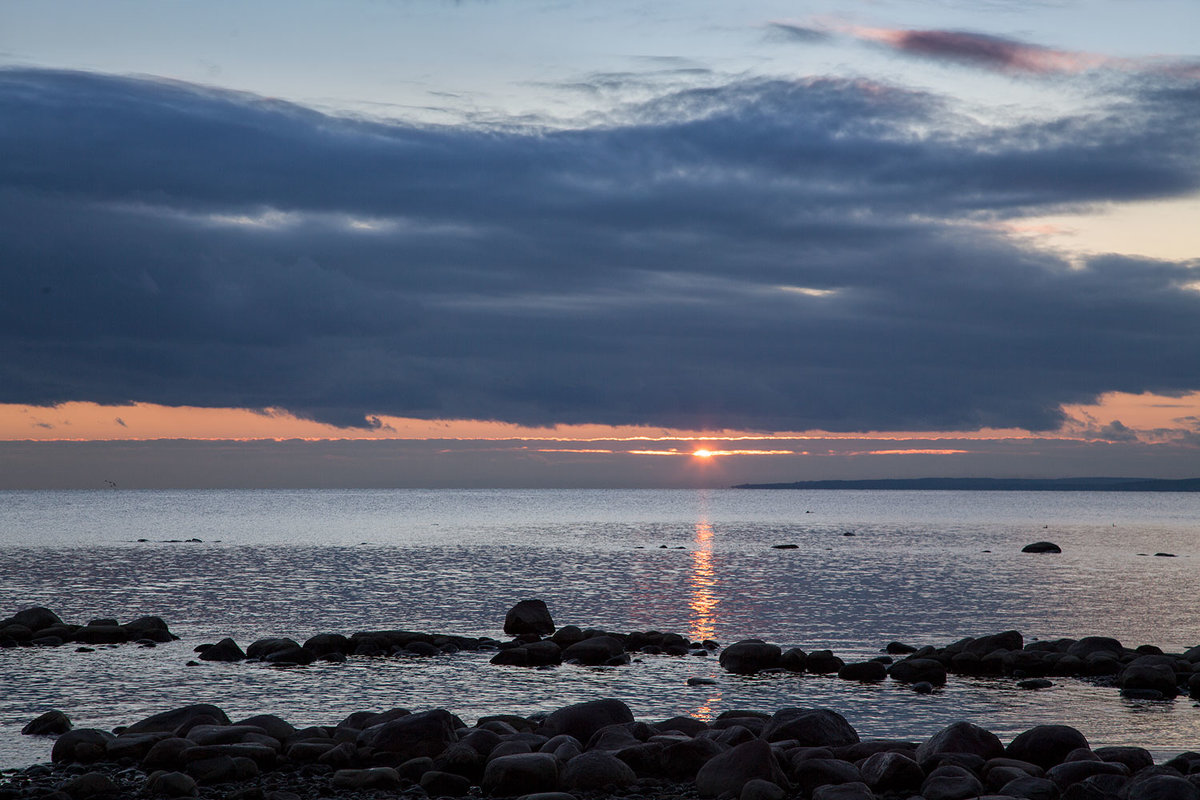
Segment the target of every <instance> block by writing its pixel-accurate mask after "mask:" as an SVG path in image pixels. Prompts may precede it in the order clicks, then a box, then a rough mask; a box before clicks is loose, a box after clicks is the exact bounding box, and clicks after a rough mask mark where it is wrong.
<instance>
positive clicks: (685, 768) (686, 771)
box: [662, 738, 727, 781]
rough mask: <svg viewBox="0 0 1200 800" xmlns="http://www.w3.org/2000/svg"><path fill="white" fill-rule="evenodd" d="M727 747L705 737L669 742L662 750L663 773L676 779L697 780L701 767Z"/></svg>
mask: <svg viewBox="0 0 1200 800" xmlns="http://www.w3.org/2000/svg"><path fill="white" fill-rule="evenodd" d="M726 749H727V748H726V747H724V746H723V745H721V744H720V743H719V742H716V741H714V740H712V739H705V738H696V739H687V740H684V741H681V742H674V743H671V744H668V745H667V746H666V747H664V748H663V751H662V769H663V774H664V775H666V777H668V778H670V779H671V780H675V781H691V780H695V778H696V773H698V772H699V771H700V768H701V767H703V766H704V765H705V764H706V763H708V761H709V760H711V759H712V758H714V757H716V756H718V755H720V754H721V753H723V752H725V750H726Z"/></svg>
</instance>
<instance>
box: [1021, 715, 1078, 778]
mask: <svg viewBox="0 0 1200 800" xmlns="http://www.w3.org/2000/svg"><path fill="white" fill-rule="evenodd" d="M1087 746H1088V742H1087V738H1086V737H1084V735H1083V734H1082V733H1080V732H1079V731H1078V730H1076V729H1075V728H1072V727H1071V726H1070V725H1038V726H1036V727H1033V728H1030V729H1029V730H1027V731H1025V732H1024V733H1021V734H1018V735H1017V737H1016V738H1014V739H1013V740H1012V741H1011V742H1010V743H1009V745H1008V747H1006V748H1005V749H1004V755H1005V756H1007V757H1008V758H1015V759H1019V760H1021V761H1028V762H1029V763H1030V764H1036V765H1038V766H1039V767H1041V768H1042V769H1046V770H1048V769H1050V768H1051V767H1053V766H1055V765H1056V764H1061V763H1063V762H1064V761H1066V759H1067V754H1068V753H1070V752H1071V751H1072V750H1075V749H1076V748H1080V747H1083V748H1086V747H1087Z"/></svg>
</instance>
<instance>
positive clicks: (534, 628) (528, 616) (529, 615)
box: [504, 599, 554, 636]
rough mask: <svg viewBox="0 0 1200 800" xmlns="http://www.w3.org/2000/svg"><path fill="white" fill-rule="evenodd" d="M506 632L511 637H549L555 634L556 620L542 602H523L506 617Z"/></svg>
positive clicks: (510, 610) (514, 607)
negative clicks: (531, 635)
mask: <svg viewBox="0 0 1200 800" xmlns="http://www.w3.org/2000/svg"><path fill="white" fill-rule="evenodd" d="M504 632H505V633H507V634H509V635H510V636H520V635H522V634H526V633H533V634H537V635H538V636H549V635H550V634H552V633H554V620H553V619H551V618H550V609H548V608H547V607H546V603H545V602H544V601H542V600H536V599H535V600H522V601H521V602H519V603H517V604H516V605H515V606H513V607H512V608H510V609H509V610H508V613H507V614H505V615H504Z"/></svg>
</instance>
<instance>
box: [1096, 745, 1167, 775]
mask: <svg viewBox="0 0 1200 800" xmlns="http://www.w3.org/2000/svg"><path fill="white" fill-rule="evenodd" d="M1093 752H1095V754H1096V755H1098V756H1099V757H1100V760H1101V761H1112V762H1115V763H1117V764H1124V765H1125V766H1127V767H1129V771H1130V772H1131V773H1135V772H1139V771H1140V770H1143V769H1145V768H1146V767H1152V766H1154V756H1153V755H1151V754H1150V751H1149V750H1147V749H1146V748H1144V747H1120V746H1118V747H1097V748H1096V749H1095V750H1094V751H1093Z"/></svg>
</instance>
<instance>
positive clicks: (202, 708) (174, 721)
mask: <svg viewBox="0 0 1200 800" xmlns="http://www.w3.org/2000/svg"><path fill="white" fill-rule="evenodd" d="M200 718H207V719H211V720H213V721H215V722H217V723H218V724H221V725H228V724H229V717H228V716H226V714H225V712H224V711H222V710H221V709H219V708H217V707H216V706H214V705H212V704H210V703H196V704H193V705H190V706H183V707H182V708H175V709H172V710H170V711H164V712H162V713H161V714H154V715H152V716H149V717H146V718H145V719H143V720H139V721H138V722H135V723H133V724H132V725H130V726H129V727H128V728H126V729H125V731H124V732H125V733H150V732H152V731H167V732H169V733H170V732H174V731H177V730H179V729H180V728H181V727H183V726H185V725H187V724H188V723H190V722H193V721H195V720H197V719H200Z"/></svg>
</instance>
